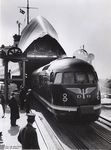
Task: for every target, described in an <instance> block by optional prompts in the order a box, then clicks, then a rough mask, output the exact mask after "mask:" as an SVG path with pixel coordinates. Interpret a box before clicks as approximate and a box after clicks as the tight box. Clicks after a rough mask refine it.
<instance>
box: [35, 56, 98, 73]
mask: <svg viewBox="0 0 111 150" xmlns="http://www.w3.org/2000/svg"><path fill="white" fill-rule="evenodd" d="M43 70H49V71H53V72H59V71H68V70H70V71H71V70H72V71H89V72H91V71H95V70H94V67H93V66H92V65H91V64H89V63H88V62H86V61H84V60H82V59H77V58H72V57H68V58H61V59H56V60H54V61H52V62H51V63H49V64H47V65H45V66H43V67H41V68H40V69H38V70H37V72H41V71H43Z"/></svg>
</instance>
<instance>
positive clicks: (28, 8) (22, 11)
mask: <svg viewBox="0 0 111 150" xmlns="http://www.w3.org/2000/svg"><path fill="white" fill-rule="evenodd" d="M19 8H20V10H21V8H25V9H27V25H28V24H29V16H30V14H29V10H30V9H38V8H37V7H29V0H27V7H19ZM20 12H21V13H22V14H24V13H25V11H24V10H21V11H20Z"/></svg>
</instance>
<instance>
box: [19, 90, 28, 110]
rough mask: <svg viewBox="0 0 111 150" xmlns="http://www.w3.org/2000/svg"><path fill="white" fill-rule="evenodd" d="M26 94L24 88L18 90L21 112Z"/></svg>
mask: <svg viewBox="0 0 111 150" xmlns="http://www.w3.org/2000/svg"><path fill="white" fill-rule="evenodd" d="M26 93H27V89H26V87H22V88H21V90H20V95H19V99H20V109H21V110H23V109H24V103H25V98H26Z"/></svg>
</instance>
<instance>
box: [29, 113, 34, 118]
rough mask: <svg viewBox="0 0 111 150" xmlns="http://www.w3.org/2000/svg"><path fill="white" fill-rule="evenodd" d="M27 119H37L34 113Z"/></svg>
mask: <svg viewBox="0 0 111 150" xmlns="http://www.w3.org/2000/svg"><path fill="white" fill-rule="evenodd" d="M27 117H28V119H35V114H34V113H28V114H27Z"/></svg>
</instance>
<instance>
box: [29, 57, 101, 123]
mask: <svg viewBox="0 0 111 150" xmlns="http://www.w3.org/2000/svg"><path fill="white" fill-rule="evenodd" d="M32 89H33V92H34V95H35V97H36V98H37V99H38V100H39V101H40V102H42V104H44V106H45V107H46V108H47V109H48V110H49V111H51V112H52V113H53V114H54V115H55V116H56V117H57V118H59V117H62V118H66V117H68V118H79V119H80V120H81V119H82V120H88V121H95V120H97V119H98V117H99V115H100V112H101V95H100V89H99V85H98V77H97V74H96V72H95V70H94V68H93V66H92V65H90V64H89V63H87V62H85V61H83V60H80V59H76V58H63V59H57V60H55V61H52V62H51V63H50V64H48V65H45V66H43V67H41V68H39V69H38V70H36V71H34V73H33V75H32Z"/></svg>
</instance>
